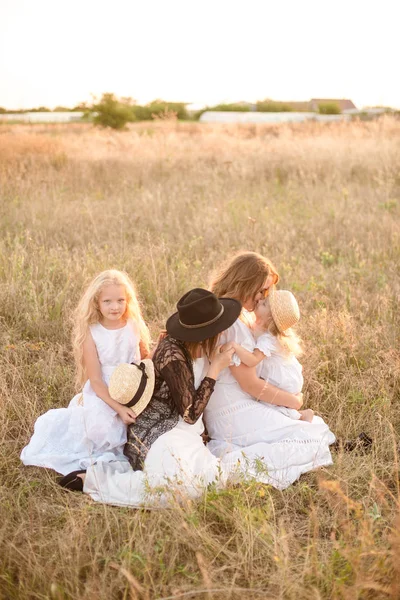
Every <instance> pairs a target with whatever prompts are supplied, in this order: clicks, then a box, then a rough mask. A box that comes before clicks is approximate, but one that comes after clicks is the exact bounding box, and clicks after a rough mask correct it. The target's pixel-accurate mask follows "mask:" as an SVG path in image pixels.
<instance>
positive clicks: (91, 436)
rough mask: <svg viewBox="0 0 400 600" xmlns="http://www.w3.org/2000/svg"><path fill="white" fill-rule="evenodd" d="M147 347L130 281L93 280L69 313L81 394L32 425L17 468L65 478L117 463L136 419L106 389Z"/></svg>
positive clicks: (114, 277) (106, 276)
mask: <svg viewBox="0 0 400 600" xmlns="http://www.w3.org/2000/svg"><path fill="white" fill-rule="evenodd" d="M149 343H150V335H149V331H148V329H147V326H146V324H145V323H144V321H143V317H142V313H141V309H140V305H139V302H138V299H137V296H136V293H135V289H134V286H133V283H132V282H131V280H130V279H129V277H128V276H127V275H126V274H125V273H122V272H120V271H116V270H108V271H103V272H102V273H100V274H99V275H97V276H96V277H95V278H94V279H93V281H92V282H91V283H90V284H89V286H88V288H87V290H86V291H85V293H84V294H83V296H82V298H81V300H80V302H79V304H78V307H77V309H76V311H75V313H74V327H73V350H74V356H75V362H76V372H77V385H78V386H79V388H80V389H82V385H83V390H82V392H81V393H78V394H77V395H76V396H75V397H74V398H73V399H72V400H71V402H70V404H69V406H68V408H58V409H51V410H49V411H48V412H47V413H45V414H44V415H42V416H40V417H39V418H38V419H37V421H36V423H35V431H34V434H33V436H32V438H31V440H30V442H29V444H28V445H27V446H26V447H25V448H24V449H23V450H22V453H21V460H22V462H23V463H24V464H25V465H35V466H38V467H47V468H50V469H54V470H55V471H57V472H58V473H62V474H63V475H65V474H66V473H69V472H70V471H75V470H79V469H86V468H87V467H88V466H89V465H91V464H93V463H95V462H98V461H105V462H109V461H112V460H115V459H116V457H120V456H121V455H122V453H123V448H124V444H125V442H126V439H127V433H126V430H127V425H129V424H130V423H133V422H134V421H135V414H134V413H133V411H132V410H131V409H130V408H127V407H125V406H123V405H121V404H119V403H118V402H115V400H113V399H112V398H111V397H110V395H109V392H108V387H107V384H108V381H109V379H110V376H111V373H112V372H113V370H114V369H115V367H116V366H117V365H119V364H120V363H124V362H127V363H131V362H139V361H140V358H144V357H145V356H146V355H147V354H148V350H149ZM85 381H86V382H85Z"/></svg>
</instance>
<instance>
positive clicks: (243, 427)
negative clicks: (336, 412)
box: [205, 382, 336, 489]
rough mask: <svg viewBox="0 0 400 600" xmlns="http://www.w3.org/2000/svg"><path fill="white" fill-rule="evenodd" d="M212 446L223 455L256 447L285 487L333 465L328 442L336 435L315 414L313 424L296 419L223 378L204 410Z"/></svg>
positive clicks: (274, 481) (278, 483)
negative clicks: (257, 399) (304, 475)
mask: <svg viewBox="0 0 400 600" xmlns="http://www.w3.org/2000/svg"><path fill="white" fill-rule="evenodd" d="M205 421H206V424H207V429H208V434H209V436H210V437H211V438H212V439H211V441H210V442H209V444H208V448H209V450H210V451H211V452H212V453H213V454H214V455H215V456H217V457H219V458H221V459H223V458H224V457H225V456H228V457H229V456H230V455H232V453H234V452H237V451H241V452H242V453H243V454H244V455H245V456H247V457H248V458H249V459H250V460H251V459H252V458H253V457H254V454H255V452H256V453H257V454H258V455H259V456H262V457H263V458H262V462H263V465H264V467H265V469H266V471H267V472H268V474H269V476H270V477H271V478H272V480H271V481H270V483H272V485H274V486H275V487H278V488H280V489H284V488H285V487H287V486H289V485H290V484H291V483H293V482H294V481H296V479H298V478H299V477H300V475H302V474H303V473H306V472H307V471H310V470H312V469H315V468H317V467H321V466H328V465H331V464H332V457H331V453H330V451H329V445H330V444H333V443H334V442H335V440H336V438H335V436H334V434H333V433H332V431H331V430H330V429H329V427H328V425H327V424H326V423H325V422H324V421H323V419H321V417H317V416H315V417H314V418H313V420H312V422H311V423H308V422H306V421H300V420H294V419H292V418H291V417H290V416H288V415H287V414H285V412H284V411H282V410H281V409H280V408H279V407H276V406H273V405H271V404H266V403H263V402H256V401H255V400H254V399H253V398H252V397H251V396H249V395H248V394H246V393H245V392H243V390H242V389H241V388H240V386H239V384H238V383H237V382H235V383H231V384H228V383H218V382H217V384H216V386H215V389H214V393H213V395H212V396H211V398H210V401H209V403H208V405H207V408H206V411H205Z"/></svg>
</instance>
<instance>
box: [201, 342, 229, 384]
mask: <svg viewBox="0 0 400 600" xmlns="http://www.w3.org/2000/svg"><path fill="white" fill-rule="evenodd" d="M234 352H235V349H234V348H233V346H232V344H230V343H229V342H228V343H227V344H224V345H223V346H217V348H216V349H215V352H214V354H213V356H212V357H211V362H210V366H209V368H208V372H207V376H208V377H211V378H212V379H217V377H218V375H219V374H220V372H221V371H222V369H225V368H226V367H229V365H230V364H231V360H232V356H233V354H234Z"/></svg>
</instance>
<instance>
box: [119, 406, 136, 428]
mask: <svg viewBox="0 0 400 600" xmlns="http://www.w3.org/2000/svg"><path fill="white" fill-rule="evenodd" d="M117 413H118V414H119V416H120V418H121V421H122V422H123V423H125V425H132V423H134V422H135V421H136V415H135V413H134V412H133V410H132V409H131V408H128V407H126V406H124V405H123V404H121V406H120V408H118V409H117Z"/></svg>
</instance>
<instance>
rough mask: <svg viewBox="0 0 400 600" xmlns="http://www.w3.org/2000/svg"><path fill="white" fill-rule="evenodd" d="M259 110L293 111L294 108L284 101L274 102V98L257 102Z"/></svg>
mask: <svg viewBox="0 0 400 600" xmlns="http://www.w3.org/2000/svg"><path fill="white" fill-rule="evenodd" d="M257 111H258V112H291V111H292V108H291V106H290V105H289V104H285V103H284V102H274V101H273V100H263V101H262V102H257Z"/></svg>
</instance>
